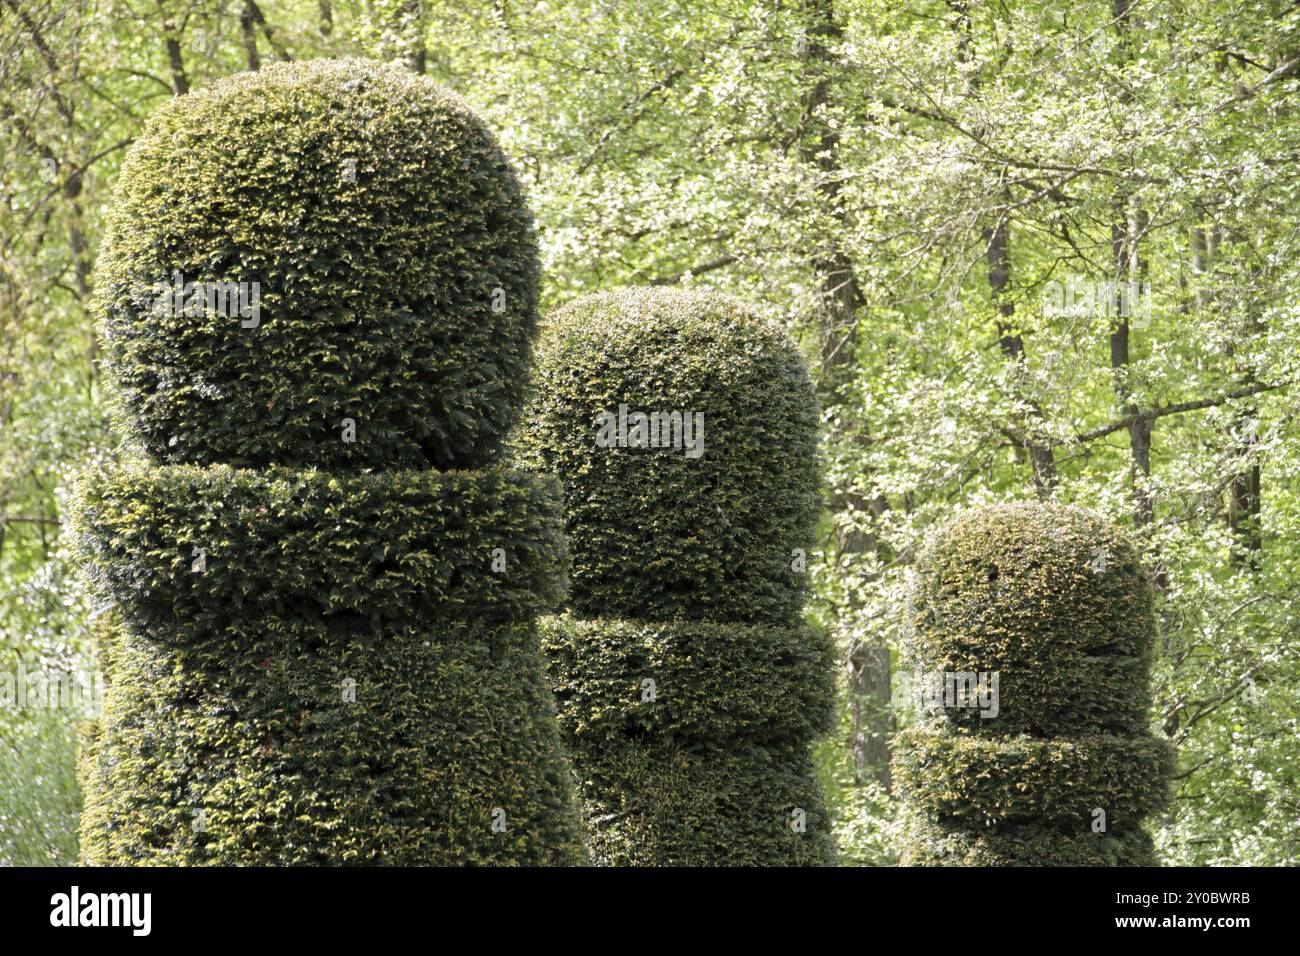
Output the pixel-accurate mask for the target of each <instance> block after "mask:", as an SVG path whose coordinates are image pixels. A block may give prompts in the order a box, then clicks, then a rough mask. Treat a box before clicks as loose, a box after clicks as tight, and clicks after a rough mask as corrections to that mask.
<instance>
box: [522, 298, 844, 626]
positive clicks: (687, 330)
mask: <svg viewBox="0 0 1300 956" xmlns="http://www.w3.org/2000/svg"><path fill="white" fill-rule="evenodd" d="M538 353H539V354H538V367H537V370H536V372H535V374H534V383H535V395H534V398H533V400H532V405H531V407H530V411H529V414H528V415H527V416H526V421H527V423H528V427H527V428H525V429H524V430H523V431H522V434H521V438H520V444H521V447H522V451H523V454H524V457H525V460H526V461H527V462H528V463H529V465H530V467H534V468H536V469H538V470H542V471H548V472H552V473H554V474H557V475H559V476H561V478H562V479H563V481H564V483H565V486H566V488H565V511H566V514H565V520H566V525H567V530H568V533H569V536H570V542H571V549H572V552H573V562H574V568H573V577H572V585H573V590H572V595H571V605H572V607H573V609H574V611H575V612H577V613H578V614H579V615H580V616H587V617H593V616H619V617H626V618H635V619H642V620H670V619H683V620H687V619H690V620H711V621H733V622H745V623H767V624H777V625H788V624H790V623H793V622H794V621H796V620H797V619H798V617H799V613H800V606H801V604H802V600H803V590H804V588H805V579H806V577H807V575H806V573H805V572H804V570H803V566H802V563H801V560H800V557H799V556H798V555H796V554H795V553H794V552H795V550H796V549H807V548H808V547H809V546H810V544H811V542H812V540H813V535H814V525H815V522H816V520H817V515H818V512H819V509H820V477H821V476H820V465H819V459H818V453H817V430H818V410H817V402H816V398H815V396H814V394H813V390H812V386H811V383H810V381H809V378H808V374H807V369H806V367H805V365H804V362H803V359H802V356H801V355H800V354H799V351H798V349H797V348H795V346H794V344H793V343H792V342H791V341H790V340H789V338H788V337H787V336H786V335H785V333H784V332H782V331H781V330H780V329H779V328H776V327H774V326H771V325H769V324H767V323H765V322H762V321H760V320H759V319H758V318H757V317H755V316H754V315H753V314H752V313H751V312H750V311H749V310H747V309H746V308H745V307H744V306H742V305H740V304H739V303H737V302H735V301H733V300H731V299H728V298H726V297H723V296H720V295H716V294H710V293H704V292H692V291H682V290H672V289H662V288H652V289H640V290H626V291H621V292H608V293H599V294H596V295H591V296H588V297H586V298H583V299H580V300H578V301H577V302H574V303H572V304H571V305H569V306H567V307H565V308H563V309H561V310H560V311H559V312H558V313H557V314H556V315H555V316H553V317H552V319H550V320H549V321H548V322H547V324H546V327H545V330H544V332H543V335H542V339H541V343H540V345H539V349H538ZM639 416H645V418H640V417H639ZM655 416H658V418H656V417H655ZM701 424H702V430H701ZM688 426H689V430H688Z"/></svg>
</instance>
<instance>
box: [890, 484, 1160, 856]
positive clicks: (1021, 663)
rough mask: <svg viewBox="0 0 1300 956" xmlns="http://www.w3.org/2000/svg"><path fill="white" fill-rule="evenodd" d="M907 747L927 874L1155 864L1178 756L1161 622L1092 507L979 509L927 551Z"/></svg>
mask: <svg viewBox="0 0 1300 956" xmlns="http://www.w3.org/2000/svg"><path fill="white" fill-rule="evenodd" d="M907 631H908V634H909V640H908V647H907V648H906V655H905V665H904V668H903V670H904V673H905V675H906V676H907V677H908V678H909V679H910V681H909V683H910V690H911V693H912V694H913V695H914V696H913V700H914V702H915V703H916V704H918V713H917V720H916V722H915V724H914V725H913V726H912V727H910V728H908V729H907V730H905V731H903V732H901V733H900V734H898V735H897V736H896V737H895V744H894V776H895V779H896V781H897V782H898V785H899V787H900V790H901V791H902V793H903V795H904V797H905V799H906V800H907V801H908V803H909V804H910V809H911V814H910V820H909V829H908V832H907V836H906V840H905V846H904V853H903V862H905V863H911V864H913V865H973V866H1000V865H1024V866H1050V865H1076V866H1078V865H1084V866H1140V865H1152V864H1153V863H1154V855H1153V851H1152V846H1151V841H1150V839H1149V838H1148V837H1147V835H1146V833H1145V831H1144V830H1143V829H1142V825H1141V824H1142V820H1143V819H1144V818H1145V817H1147V816H1149V815H1150V814H1152V813H1154V812H1156V811H1158V810H1159V809H1160V808H1161V807H1162V806H1163V805H1164V803H1165V801H1166V799H1167V788H1168V774H1169V771H1170V767H1171V763H1172V751H1171V749H1170V748H1169V746H1168V745H1167V744H1166V743H1165V742H1164V741H1161V740H1158V739H1156V738H1155V737H1153V736H1152V735H1151V734H1150V733H1149V732H1148V728H1147V721H1148V708H1149V705H1150V696H1149V691H1148V672H1149V670H1150V665H1151V656H1152V653H1153V640H1154V631H1155V624H1154V618H1153V612H1152V590H1151V585H1150V583H1149V581H1148V579H1147V576H1146V573H1145V571H1144V570H1143V568H1142V564H1141V560H1140V556H1139V555H1138V552H1137V550H1136V548H1135V547H1134V546H1133V544H1132V543H1131V542H1130V541H1129V540H1128V538H1127V537H1125V536H1124V535H1123V534H1122V533H1121V532H1120V531H1119V530H1118V529H1117V528H1115V527H1114V526H1112V525H1111V524H1110V523H1109V522H1107V521H1105V520H1104V519H1102V518H1100V517H1098V516H1097V515H1094V514H1091V513H1089V512H1087V511H1083V510H1081V509H1078V508H1073V507H1065V506H1060V505H1052V504H1042V503H1027V504H1015V505H1001V506H996V507H988V508H983V509H979V510H976V511H971V512H968V513H966V514H964V515H962V516H960V517H958V518H957V519H955V520H954V521H952V522H950V523H949V524H947V525H946V526H944V527H942V528H940V529H939V531H938V532H937V533H936V534H934V535H933V536H932V537H931V538H930V540H929V541H928V542H927V544H926V546H925V547H924V549H923V550H922V552H921V554H920V555H919V557H918V561H917V576H916V580H915V585H914V587H913V588H912V600H911V604H910V607H909V609H908V621H907Z"/></svg>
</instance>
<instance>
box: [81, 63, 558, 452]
mask: <svg viewBox="0 0 1300 956" xmlns="http://www.w3.org/2000/svg"><path fill="white" fill-rule="evenodd" d="M532 228H533V227H532V218H531V216H530V215H529V213H528V211H527V209H526V208H525V206H524V203H523V198H522V196H521V194H520V190H519V186H518V184H517V183H516V181H515V178H514V175H513V173H512V172H511V171H510V169H509V167H508V166H507V164H506V160H505V157H504V155H503V154H502V153H501V149H500V147H499V146H498V145H497V143H496V141H495V139H493V137H492V136H491V134H489V133H488V131H487V130H486V129H485V128H484V126H483V124H482V123H481V121H479V120H478V119H477V117H475V116H474V114H473V113H472V112H471V111H470V109H469V107H468V106H466V105H465V104H464V103H463V102H461V100H460V99H459V98H458V97H456V96H454V95H452V94H450V93H448V92H446V91H445V90H443V89H442V88H441V87H439V86H438V85H436V84H434V83H430V82H427V81H422V80H420V78H418V77H415V76H412V75H411V74H410V73H409V72H407V71H405V70H402V69H401V68H399V67H395V66H384V65H380V64H375V63H370V62H365V61H344V62H331V61H318V62H313V63H308V64H292V65H289V64H277V65H275V66H272V67H268V68H267V69H264V70H261V71H259V72H257V73H246V74H241V75H239V76H235V77H231V78H230V79H227V80H223V81H222V82H220V83H215V84H213V85H212V86H210V87H208V88H206V89H204V90H201V91H198V92H195V93H192V94H190V95H188V96H184V97H180V98H178V99H176V100H173V101H171V102H170V103H169V104H167V105H166V106H165V107H164V108H162V109H160V110H157V111H155V113H154V114H153V115H152V117H151V118H150V120H149V122H148V123H147V124H146V125H145V127H144V129H143V130H142V132H141V134H140V136H139V137H138V138H137V139H136V141H135V144H134V145H133V146H132V147H131V151H130V153H129V154H128V155H127V157H126V159H125V161H124V162H123V164H122V172H121V175H120V176H119V177H118V182H117V189H116V193H115V197H114V201H113V205H112V207H111V211H110V213H109V215H108V216H107V218H106V232H105V236H104V245H103V248H102V250H101V252H100V256H99V264H98V268H97V272H96V276H95V284H96V290H97V293H98V295H99V296H100V298H101V300H102V303H103V305H102V308H103V311H104V316H105V341H106V347H107V358H108V365H109V368H110V369H111V370H112V371H113V373H114V374H115V375H116V377H117V380H118V382H119V383H120V385H121V396H122V399H123V405H124V407H125V411H126V416H127V418H128V420H129V423H130V427H131V429H132V430H133V432H134V434H135V435H136V437H138V438H139V439H140V441H141V442H142V443H143V445H144V447H145V449H146V451H147V452H148V454H149V455H150V457H152V458H153V459H155V460H157V461H161V462H175V463H181V462H188V463H197V464H212V463H218V462H224V463H228V464H232V465H237V466H246V467H265V466H268V465H283V466H307V465H318V466H322V467H362V466H371V467H376V466H378V467H387V468H395V467H426V466H434V467H438V468H450V467H460V468H473V467H477V466H478V465H481V464H483V463H485V462H487V461H488V460H489V459H490V458H491V457H492V455H493V454H494V452H495V450H496V448H497V447H498V445H499V443H500V441H501V438H502V435H503V434H504V432H505V430H506V429H507V428H508V427H509V426H510V424H511V423H512V421H513V420H514V417H515V415H516V414H517V413H518V409H519V401H520V396H521V391H522V387H523V382H524V379H525V376H526V372H527V367H528V363H529V360H530V349H531V341H532V337H533V333H534V328H535V323H536V308H537V251H536V242H535V240H534V238H533V231H532ZM177 274H179V275H180V277H181V279H180V280H179V281H180V282H181V283H183V284H188V283H198V284H202V286H203V292H204V293H206V292H207V290H208V288H209V287H210V286H212V285H213V284H216V283H232V284H238V283H245V284H247V286H248V288H247V295H246V299H247V301H245V298H240V300H239V305H240V306H250V307H249V308H246V309H244V310H243V311H240V309H239V308H236V306H235V303H234V302H233V301H231V299H232V298H233V293H232V294H231V295H230V296H229V297H228V299H227V301H226V303H225V307H224V309H223V308H221V307H220V305H219V304H218V302H217V300H215V299H213V301H212V302H208V301H207V300H206V298H205V300H204V303H203V305H202V306H198V307H195V308H191V307H190V306H189V298H188V297H187V296H186V295H185V293H184V292H183V291H182V293H181V295H180V296H179V297H177V298H173V284H174V280H173V277H174V276H176V275H177ZM158 283H162V286H161V293H160V290H159V288H156V284H158ZM253 283H256V284H257V286H256V291H257V292H258V302H259V304H258V309H259V311H258V314H257V315H256V316H254V315H252V310H251V305H252V301H253V291H254V288H253ZM160 294H161V295H162V297H163V302H162V304H161V306H160V305H159V301H158V300H159V297H160ZM191 294H193V293H192V292H191ZM222 313H224V314H222ZM253 323H256V324H255V325H254V324H253ZM344 419H351V420H352V421H353V422H354V423H355V429H356V440H355V441H352V442H344V441H340V440H339V436H340V433H341V430H342V427H343V426H342V422H343V420H344Z"/></svg>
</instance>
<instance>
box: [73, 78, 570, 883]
mask: <svg viewBox="0 0 1300 956" xmlns="http://www.w3.org/2000/svg"><path fill="white" fill-rule="evenodd" d="M108 223H109V225H108V232H107V235H106V238H105V241H104V247H103V250H102V253H101V256H100V262H99V273H98V286H97V288H98V290H99V294H100V296H101V309H102V318H103V323H104V334H105V342H106V353H107V359H108V364H109V366H110V369H111V371H112V372H113V373H114V375H115V377H116V379H117V381H118V382H119V383H120V386H121V395H120V398H121V418H122V420H123V422H124V423H125V425H126V426H127V430H128V431H129V433H130V434H131V435H132V436H133V439H134V441H135V442H136V443H137V444H138V446H139V451H140V458H141V461H140V463H139V464H135V465H130V466H126V467H122V468H114V469H109V470H106V471H104V472H102V473H100V474H93V475H89V476H87V477H86V478H85V479H84V481H83V483H82V487H81V492H80V495H81V500H80V516H79V526H80V541H81V545H82V547H83V549H84V551H85V553H86V555H87V558H88V559H89V564H90V567H91V569H92V572H93V574H94V577H95V580H96V583H97V584H98V585H99V587H100V588H101V590H102V593H103V594H104V595H105V596H106V597H107V598H108V599H109V601H110V603H111V604H112V606H113V607H114V617H115V618H116V619H117V620H119V621H120V626H119V627H117V628H116V630H115V635H114V637H113V638H112V640H111V642H110V646H109V647H108V648H107V649H106V650H107V654H106V660H107V661H108V668H109V678H110V684H109V691H108V694H107V699H106V702H105V706H104V712H103V715H102V717H101V719H100V721H99V724H98V726H97V727H96V728H95V730H94V732H93V733H92V734H91V735H90V736H89V738H88V745H87V747H86V750H85V752H84V754H83V768H82V773H83V780H84V781H85V786H86V809H85V813H84V816H83V818H82V832H81V846H82V853H83V857H84V859H85V861H86V862H88V863H93V864H145V863H147V864H165V863H178V864H198V863H217V864H331V863H365V864H451V863H572V862H578V861H580V860H581V859H582V858H583V851H582V827H581V820H580V817H579V816H578V814H577V810H576V803H575V802H574V801H573V795H572V783H571V779H570V770H569V767H568V764H567V760H566V759H565V758H564V756H563V751H562V743H561V740H560V737H559V732H558V727H557V725H556V723H555V719H554V703H553V699H552V696H551V692H550V690H549V688H548V687H547V685H546V682H545V679H544V676H543V662H542V658H541V655H540V651H539V645H538V636H537V630H536V627H535V624H534V619H535V617H536V616H537V615H538V614H539V613H540V612H542V611H544V610H546V609H548V608H550V607H552V606H553V605H554V604H555V602H556V601H557V600H558V599H559V597H560V592H561V590H562V587H563V581H564V574H565V564H566V553H565V546H564V538H563V531H562V523H561V519H560V500H559V495H558V489H557V488H555V487H554V486H553V485H552V484H549V483H548V482H546V481H544V480H541V479H538V478H536V477H532V476H527V475H523V474H521V473H518V472H515V471H512V470H510V469H509V468H507V467H505V466H503V465H502V464H499V463H497V459H498V457H499V454H498V453H499V448H500V445H501V439H502V435H503V434H504V433H505V431H506V430H507V429H508V428H509V427H510V426H511V424H512V423H513V422H514V420H515V418H516V416H517V413H518V408H519V405H520V402H521V385H520V383H521V381H522V379H523V378H524V376H525V374H526V372H527V367H528V364H529V362H530V350H531V343H532V340H533V338H534V336H535V328H536V302H537V292H536V287H537V274H538V265H537V256H536V248H535V240H534V235H533V229H532V222H531V218H530V216H529V213H528V211H527V208H526V207H525V204H524V200H523V197H522V195H521V192H520V189H519V187H518V185H517V184H516V181H515V178H514V176H513V174H512V173H511V171H510V169H509V168H508V166H507V163H506V160H505V157H504V156H503V154H502V152H501V150H500V149H499V147H498V146H497V144H496V142H495V141H494V139H493V138H492V136H491V135H490V134H489V133H488V132H487V130H486V129H485V128H484V126H483V124H482V123H481V122H480V121H479V120H478V119H477V118H476V117H475V115H474V114H473V113H472V112H471V111H470V110H469V108H468V107H467V106H466V105H465V104H464V103H463V102H461V101H460V100H459V99H458V98H456V97H455V96H453V95H451V94H449V93H447V92H446V91H444V90H442V89H440V88H439V87H438V86H437V85H435V84H433V83H432V82H429V81H427V80H425V79H424V78H422V77H417V76H414V75H410V74H408V73H406V72H404V71H402V70H399V69H397V68H394V67H385V66H381V65H379V64H373V63H367V62H361V61H348V62H316V63H306V64H279V65H276V66H272V67H269V68H267V69H264V70H262V71H260V72H258V73H252V74H245V75H241V76H236V77H232V78H230V79H227V80H224V81H221V82H219V83H217V84H215V85H213V86H212V87H210V88H208V89H205V90H203V91H201V92H198V93H194V94H190V95H188V96H183V97H180V98H179V99H176V100H174V101H172V102H171V103H170V104H168V105H167V106H166V107H164V108H163V109H161V110H160V111H159V112H157V113H156V114H155V115H154V116H153V117H152V118H151V119H150V121H149V123H148V125H147V127H146V129H145V130H144V132H143V134H142V135H141V136H140V138H139V139H138V140H137V141H136V143H135V145H134V146H133V148H132V150H131V153H130V155H129V157H128V158H127V161H126V163H125V165H124V167H123V170H122V175H121V179H120V181H119V184H118V188H117V194H116V198H115V202H114V206H113V208H112V210H111V212H110V215H109V219H108Z"/></svg>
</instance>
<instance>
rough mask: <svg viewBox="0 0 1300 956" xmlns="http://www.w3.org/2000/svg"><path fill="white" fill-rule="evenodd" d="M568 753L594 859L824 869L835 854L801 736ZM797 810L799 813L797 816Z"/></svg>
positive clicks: (609, 746)
mask: <svg viewBox="0 0 1300 956" xmlns="http://www.w3.org/2000/svg"><path fill="white" fill-rule="evenodd" d="M575 746H576V748H577V749H575V750H574V751H573V760H574V763H575V765H576V766H577V768H578V773H579V778H580V781H579V782H580V787H579V789H580V791H581V793H582V794H583V797H584V806H583V809H584V810H585V811H586V814H587V826H588V837H587V838H588V842H589V845H590V847H591V853H592V856H593V857H594V858H595V859H597V860H599V861H600V862H601V863H603V864H605V865H608V866H719V865H726V866H821V865H825V864H827V863H829V862H832V861H834V859H835V846H834V843H833V838H832V835H831V825H830V820H829V818H828V817H827V814H826V809H825V805H824V802H823V800H822V795H821V793H820V791H819V790H818V787H817V784H816V782H815V780H814V777H813V766H812V759H811V757H810V755H809V750H808V746H807V744H805V743H802V742H801V743H787V744H773V743H768V744H765V745H763V744H744V743H740V744H736V743H731V742H724V743H723V744H721V745H719V746H712V745H709V744H706V743H698V742H697V743H694V744H679V743H675V742H673V741H672V740H664V739H657V740H650V741H637V740H632V739H625V740H622V741H619V742H617V743H609V742H602V743H600V744H597V745H592V746H591V747H587V746H585V745H584V744H583V743H582V742H581V741H579V742H578V743H577V744H576V745H575ZM796 814H802V815H803V818H802V819H801V820H799V821H798V822H797V823H796Z"/></svg>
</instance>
